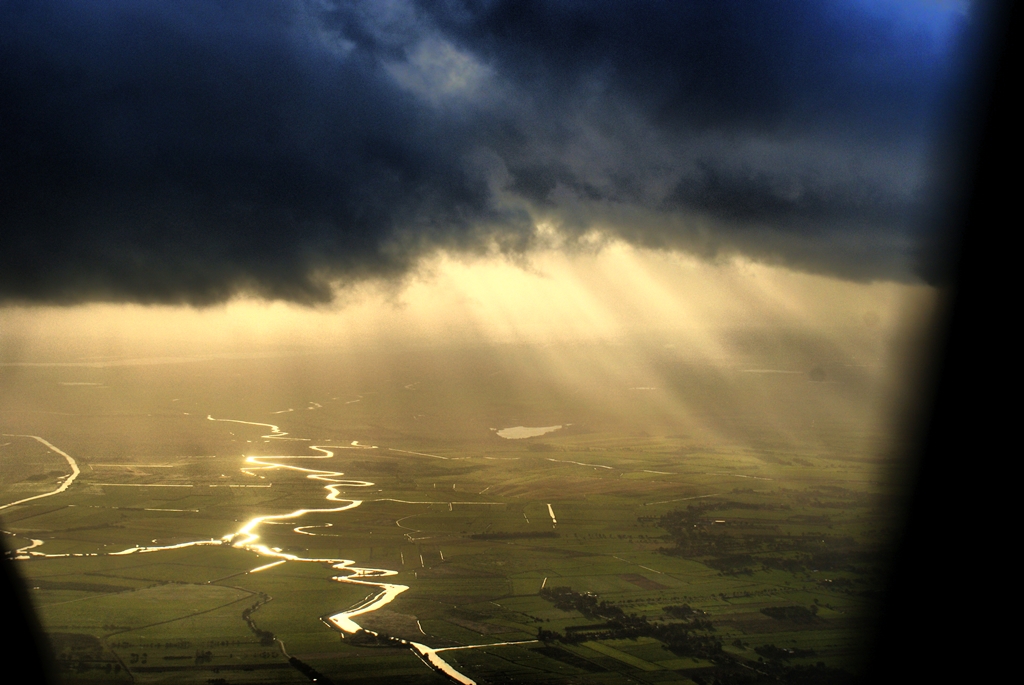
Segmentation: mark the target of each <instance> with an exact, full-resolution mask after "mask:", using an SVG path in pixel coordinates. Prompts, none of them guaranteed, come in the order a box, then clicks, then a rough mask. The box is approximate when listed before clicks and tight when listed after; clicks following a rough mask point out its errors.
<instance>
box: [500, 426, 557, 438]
mask: <svg viewBox="0 0 1024 685" xmlns="http://www.w3.org/2000/svg"><path fill="white" fill-rule="evenodd" d="M559 428H561V426H515V427H514V428H502V429H501V430H500V431H498V435H500V436H501V437H503V438H505V439H506V440H520V439H522V438H535V437H537V436H538V435H544V434H545V433H553V432H554V431H556V430H558V429H559Z"/></svg>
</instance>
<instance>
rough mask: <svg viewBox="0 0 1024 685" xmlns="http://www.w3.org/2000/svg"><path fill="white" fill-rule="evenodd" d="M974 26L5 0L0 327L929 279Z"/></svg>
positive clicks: (738, 8)
mask: <svg viewBox="0 0 1024 685" xmlns="http://www.w3.org/2000/svg"><path fill="white" fill-rule="evenodd" d="M971 21H972V19H971V12H970V10H969V8H968V6H967V4H966V3H959V2H925V1H924V0H904V1H903V2H880V1H879V2H875V1H871V0H831V1H828V2H795V1H789V2H772V3H752V2H738V1H733V0H716V1H715V2H685V3H684V2H659V3H655V2H630V3H622V2H618V3H613V2H602V1H599V0H587V1H585V2H540V1H529V0H516V1H514V2H511V1H510V2H502V1H499V0H495V1H490V2H488V1H482V2H470V1H459V0H448V1H446V0H436V1H431V0H422V1H419V2H416V1H412V0H409V1H403V0H386V1H385V0H372V1H367V2H360V1H352V2H330V1H329V0H309V1H306V0H250V1H247V2H240V3H221V2H202V1H199V0H192V1H188V0H185V1H182V2H173V3H168V2H155V1H152V2H151V1H148V0H123V1H122V0H107V1H105V2H101V3H97V2H69V1H62V0H28V1H23V2H22V1H11V2H4V3H3V4H2V5H0V93H2V97H0V127H2V130H3V135H2V136H0V231H2V233H3V245H4V247H3V249H2V250H0V302H5V303H7V304H22V305H24V304H28V305H33V304H41V305H47V304H70V303H87V302H97V301H98V302H136V303H166V304H183V303H198V304H209V303H216V302H222V301H225V300H228V299H230V298H232V297H234V296H236V295H239V294H243V295H248V296H252V295H256V296H263V297H269V298H279V299H285V300H291V301H295V302H299V303H311V302H324V301H328V300H331V299H332V298H333V297H334V295H335V293H336V288H337V286H339V285H340V286H346V285H350V284H352V283H359V282H363V281H367V280H370V281H377V282H378V285H379V282H380V279H381V278H383V279H384V280H385V281H387V280H391V281H392V282H396V283H399V284H401V283H405V284H406V285H408V284H409V283H412V282H414V281H415V282H420V281H417V279H419V278H420V275H421V274H422V273H423V271H424V269H430V268H435V269H436V268H437V265H438V264H441V263H444V264H447V265H448V266H446V267H445V269H448V271H447V272H445V273H455V272H456V271H457V270H458V268H460V267H457V264H458V263H459V260H460V259H465V258H466V257H465V256H466V255H477V256H481V257H483V258H485V262H486V263H488V264H492V265H495V266H494V268H495V269H498V270H499V271H500V270H501V269H505V268H506V267H507V265H508V263H509V262H508V261H502V259H497V258H496V255H497V256H500V255H504V256H505V258H506V259H508V260H511V261H512V262H513V263H514V262H515V261H516V260H519V263H520V264H521V265H522V264H532V265H533V266H532V267H531V268H538V267H537V260H540V261H541V262H543V263H544V264H546V268H549V269H550V270H553V271H552V273H554V271H557V270H558V269H567V270H570V271H571V269H572V268H575V267H571V264H573V263H577V262H578V260H583V262H585V261H586V260H588V259H591V260H592V259H595V257H594V256H593V255H594V250H595V249H596V248H597V247H599V246H600V245H602V244H606V243H607V244H609V245H612V246H613V247H612V248H611V249H613V250H619V253H617V254H619V257H621V259H623V260H626V261H624V262H622V264H625V263H626V262H628V261H629V259H633V262H632V263H633V264H634V265H635V264H638V263H639V262H637V261H636V260H637V259H639V260H640V261H642V262H643V263H644V265H645V266H644V268H645V269H646V268H654V267H651V266H650V264H648V262H650V260H654V261H657V259H667V258H669V257H670V256H671V255H670V254H668V253H666V254H663V255H662V257H657V258H656V257H655V256H653V255H656V254H658V253H657V252H649V251H645V248H654V249H656V250H662V249H667V250H669V252H670V253H675V254H676V257H671V258H672V259H676V258H678V259H683V260H684V261H685V260H690V259H691V257H685V255H691V256H695V257H697V258H700V259H703V260H710V261H709V262H708V265H706V266H705V267H701V266H699V264H697V263H696V262H693V261H692V260H691V261H686V264H688V265H689V266H687V267H686V268H687V269H690V270H691V271H688V272H686V273H690V274H691V276H692V273H695V272H693V269H697V270H699V269H701V268H707V269H711V268H712V267H713V265H714V264H718V265H719V266H718V267H714V268H718V269H719V271H718V272H716V273H718V274H719V276H714V277H712V276H710V275H707V274H706V276H707V278H708V279H710V280H708V281H706V282H707V283H717V284H718V286H720V287H721V288H723V289H719V290H717V291H716V292H717V294H716V295H715V296H714V297H713V298H711V299H708V300H707V302H712V301H714V302H726V301H728V298H727V297H726V295H725V293H728V292H729V290H728V286H727V285H726V284H724V282H725V281H729V280H730V279H733V278H734V276H735V274H739V273H744V271H743V269H745V268H747V267H746V266H744V265H756V264H758V263H760V264H772V265H776V266H777V267H781V268H782V269H781V271H778V273H781V272H782V271H786V272H789V271H796V272H806V273H814V274H820V275H823V276H825V277H827V278H826V280H827V281H830V280H834V279H836V278H838V279H841V280H847V281H849V282H850V283H849V285H848V288H850V290H849V293H854V292H855V291H856V292H861V291H857V290H856V287H861V286H856V287H855V286H854V284H853V282H855V281H856V282H863V283H867V282H870V281H875V280H882V281H889V282H903V283H915V282H916V283H920V282H922V281H925V282H928V281H930V280H933V279H934V278H935V274H936V273H937V272H938V262H937V258H936V256H935V249H936V248H935V246H936V245H937V244H939V243H940V242H941V241H940V238H941V236H940V235H939V233H940V230H939V228H938V227H939V226H940V225H941V222H939V221H937V220H936V216H935V213H936V211H937V208H941V205H940V204H937V203H936V201H935V198H936V196H935V195H934V193H935V192H936V189H937V188H938V189H941V185H942V182H943V180H944V179H943V178H942V175H941V173H938V172H937V171H936V170H937V169H940V168H941V164H939V162H940V161H941V160H942V159H943V156H944V155H947V154H948V153H949V147H950V145H951V143H950V141H951V140H952V138H951V135H950V129H949V126H950V119H951V117H950V115H949V113H950V112H952V111H955V108H953V107H952V104H951V103H953V102H955V101H956V97H957V94H958V93H959V92H960V91H959V90H958V89H959V88H960V85H962V79H961V78H960V76H959V74H962V73H963V72H964V70H965V69H966V66H965V65H967V64H968V62H969V60H967V59H966V57H965V55H966V53H965V51H964V49H963V48H962V45H963V44H964V36H966V35H968V34H969V29H970V23H971ZM630 245H632V246H633V247H628V246H630ZM634 248H641V249H640V251H639V252H636V251H634V252H630V250H633V249H634ZM630 254H632V255H633V257H629V255H630ZM445 255H448V256H447V257H446V256H445ZM460 255H461V256H460ZM529 255H533V256H529ZM544 255H547V256H544ZM566 255H568V256H566ZM574 255H575V256H574ZM624 255H625V256H624ZM637 255H646V256H642V258H641V257H638V256H637ZM680 255H683V256H680ZM617 258H618V257H617ZM445 260H448V261H445ZM545 260H547V261H545ZM559 260H563V261H561V262H560V261H559ZM566 260H567V261H566ZM644 260H647V261H644ZM583 262H578V263H583ZM480 263H483V262H480ZM650 263H651V264H653V263H654V262H650ZM722 264H730V265H732V266H729V269H732V270H733V272H734V273H733V272H730V273H733V275H732V276H728V277H726V276H721V274H723V273H725V271H723V270H722V268H720V267H721V265H722ZM431 265H433V267H432V266H431ZM559 265H560V266H559ZM556 266H557V268H556ZM591 267H593V268H594V269H597V271H594V272H593V273H597V274H601V273H603V276H602V278H604V279H605V281H616V280H617V279H624V280H619V281H618V285H617V286H616V287H618V288H619V289H620V290H622V289H623V288H626V287H627V286H628V284H629V281H628V278H627V274H626V272H625V271H623V269H620V268H615V269H605V271H604V272H601V269H602V268H605V267H601V266H600V265H599V264H591ZM467 268H468V267H467ZM580 268H582V267H580ZM588 268H590V267H588ZM623 268H625V267H623ZM757 268H768V267H757ZM772 268H774V267H772ZM683 271H685V269H684V270H683ZM683 271H680V272H679V273H683ZM495 273H497V272H495ZM710 273H711V272H708V274H710ZM764 273H769V272H768V271H765V272H764ZM771 273H776V272H775V271H772V272H771ZM581 274H582V272H580V273H577V274H576V276H574V278H576V281H575V282H585V281H586V280H587V278H590V277H585V276H583V275H581ZM691 276H680V277H679V278H680V279H682V280H681V281H680V283H683V282H688V281H686V279H687V278H690V277H691ZM507 277H508V278H511V279H515V278H525V276H523V275H520V276H507ZM403 278H404V279H405V280H404V281H403V280H402V279H403ZM595 278H596V277H595ZM651 278H653V279H654V280H655V281H657V280H658V278H657V277H656V276H652V277H651ZM715 278H719V280H721V279H724V281H723V282H722V283H719V281H715V280H714V279H715ZM786 278H790V277H789V276H787V277H786ZM793 278H795V276H793ZM409 279H412V280H409ZM442 280H443V279H442ZM484 281H486V279H483V281H481V283H483V282H484ZM497 282H498V281H495V283H497ZM695 282H696V281H695ZM822 282H825V281H822ZM505 283H506V285H494V286H493V287H492V288H491V289H492V291H493V292H494V293H495V294H494V297H495V298H496V299H495V300H494V301H495V302H498V303H500V302H501V298H502V297H504V295H502V292H504V290H505V289H506V288H507V287H511V286H510V285H508V284H510V283H511V281H506V282H505ZM787 283H789V284H790V285H792V287H794V288H796V289H797V290H799V288H800V287H803V286H796V285H793V284H794V283H796V281H787ZM591 286H592V288H591V290H590V291H589V292H591V294H590V295H587V296H586V297H591V298H598V299H600V298H601V297H602V296H601V295H600V293H601V292H602V291H601V288H602V287H604V286H601V285H600V283H599V282H598V281H596V280H593V278H592V279H591ZM718 286H716V287H718ZM375 287H378V286H375ZM379 287H384V289H385V290H386V289H387V287H386V286H379ZM481 287H483V286H481ZM516 287H521V288H527V290H528V289H529V287H528V286H526V285H523V284H520V286H516ZM588 287H590V286H588ZM787 287H790V286H789V285H787ZM844 287H847V286H844ZM864 287H869V286H864ZM886 287H888V286H886ZM893 287H895V286H893ZM907 287H910V286H907ZM707 289H708V290H709V292H710V290H711V287H710V286H708V288H707ZM744 289H745V291H746V292H758V290H757V288H754V287H753V286H750V285H749V284H748V285H746V286H744ZM571 290H572V289H571V288H569V289H568V291H569V296H572V293H571ZM670 290H671V288H670ZM677 290H678V288H677ZM344 292H345V295H344V297H348V298H349V299H351V298H352V297H353V292H354V291H352V290H348V291H344ZM396 292H397V291H396ZM581 292H582V291H581ZM673 292H675V291H673ZM679 292H682V291H679ZM686 292H689V293H690V294H691V300H693V299H694V298H693V297H692V293H693V289H692V288H691V289H689V290H687V291H686ZM865 292H866V291H865ZM594 293H598V294H594ZM677 294H678V293H677ZM852 296H853V295H851V297H852ZM405 297H406V302H407V304H408V302H410V301H411V300H409V298H413V299H415V297H417V296H416V294H415V292H414V291H410V293H407V295H406V296H405ZM579 297H580V298H583V297H584V296H583V295H580V296H579ZM716 298H717V299H716ZM542 299H543V298H542ZM584 299H585V298H584ZM827 299H828V298H827V297H826V298H825V299H824V300H822V301H827ZM430 301H433V300H431V298H426V299H425V302H424V303H423V307H422V311H429V304H430ZM602 306H604V307H609V306H610V307H611V308H612V309H615V306H614V305H608V304H607V303H605V304H603V305H602ZM704 306H705V309H708V307H709V306H710V305H704ZM723 306H724V305H723ZM738 306H739V305H735V306H734V305H730V307H732V308H733V309H735V308H736V307H738ZM744 306H745V305H744ZM488 307H490V304H488ZM740 308H742V307H740ZM875 308H876V309H877V307H875ZM725 309H726V311H733V309H730V308H729V307H726V308H725ZM861 309H864V310H865V311H866V310H868V309H871V307H862V308H861ZM467 311H470V312H471V311H472V307H471V306H470V307H468V309H467ZM581 311H587V310H585V309H583V310H581ZM626 311H629V307H626ZM851 311H852V310H851ZM488 316H490V317H492V318H493V317H495V316H496V315H495V314H494V312H491V313H490V314H488ZM551 316H552V317H553V318H552V321H554V320H555V319H557V317H556V316H555V315H553V314H552V315H551ZM595 316H596V315H595ZM645 316H647V315H645ZM449 318H450V317H449ZM499 318H500V317H499ZM520 318H521V317H520ZM628 318H629V317H628V316H626V319H628ZM655 318H656V317H655ZM492 323H493V322H492ZM593 323H594V325H595V326H597V327H598V328H600V327H601V326H602V325H604V324H602V323H601V321H600V320H598V319H594V321H593Z"/></svg>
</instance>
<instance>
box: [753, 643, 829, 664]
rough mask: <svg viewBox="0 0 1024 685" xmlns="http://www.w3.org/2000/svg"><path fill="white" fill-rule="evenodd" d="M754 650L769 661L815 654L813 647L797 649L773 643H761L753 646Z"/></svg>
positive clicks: (786, 659)
mask: <svg viewBox="0 0 1024 685" xmlns="http://www.w3.org/2000/svg"><path fill="white" fill-rule="evenodd" d="M754 652H755V653H756V654H757V655H758V656H761V657H764V658H765V659H768V660H769V661H771V660H775V661H780V660H781V661H788V660H789V659H796V658H800V657H805V656H814V655H815V651H814V650H813V649H799V648H796V647H794V648H793V649H787V648H786V647H776V646H775V645H761V646H760V647H755V648H754Z"/></svg>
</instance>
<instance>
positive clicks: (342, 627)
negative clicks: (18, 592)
mask: <svg viewBox="0 0 1024 685" xmlns="http://www.w3.org/2000/svg"><path fill="white" fill-rule="evenodd" d="M207 419H208V420H210V421H218V422H226V423H239V424H245V425H248V426H260V427H264V428H268V429H269V433H267V434H266V435H263V436H261V437H263V438H264V439H267V440H280V441H289V440H290V441H300V442H309V440H308V439H306V438H292V437H289V436H288V433H286V432H284V431H282V430H281V429H280V427H278V426H276V425H274V424H270V423H258V422H255V421H241V420H237V419H217V418H214V417H213V416H207ZM11 437H25V438H32V439H34V440H36V441H38V442H40V443H42V444H43V445H44V446H46V447H48V448H49V449H51V450H53V451H54V452H55V453H57V454H59V455H61V456H63V457H64V458H65V459H66V460H67V461H68V464H69V465H70V466H71V470H72V474H71V476H69V477H68V478H66V479H65V480H64V481H63V482H62V483H61V485H60V486H59V487H58V488H56V489H55V490H53V491H51V492H47V493H43V494H41V495H35V496H33V497H27V498H25V499H21V500H18V501H17V502H11V503H9V504H5V505H0V509H6V508H8V507H13V506H15V505H18V504H24V503H26V502H29V501H32V500H36V499H40V498H43V497H51V496H53V495H57V494H60V493H62V492H64V491H66V490H67V489H68V487H69V486H70V485H71V484H72V482H74V480H75V479H76V478H77V477H78V475H79V473H80V471H79V468H78V464H77V463H76V462H75V460H74V459H73V458H72V457H70V456H69V455H68V454H66V453H64V452H63V451H61V450H59V449H58V448H56V447H54V446H53V445H51V444H50V443H49V442H47V441H46V440H44V439H43V438H41V437H39V436H35V435H19V436H11ZM308 448H309V449H310V450H311V451H313V452H318V453H319V454H312V455H275V456H261V457H255V456H249V457H246V458H245V461H244V466H243V467H242V468H241V471H242V473H245V474H247V475H249V476H255V477H260V478H263V477H265V476H263V474H262V473H261V472H268V471H275V470H289V471H296V472H299V473H305V474H306V478H308V479H310V480H315V481H319V482H322V483H324V486H323V489H324V490H326V491H327V495H326V497H325V498H324V499H325V500H326V501H328V502H331V503H332V504H337V506H331V507H319V508H309V509H296V510H295V511H291V512H288V513H284V514H267V515H262V516H256V517H254V518H251V519H249V520H248V521H246V522H245V523H244V524H243V525H242V527H241V528H239V529H238V530H236V531H234V532H232V533H229V534H227V535H225V536H223V537H221V538H219V539H217V538H213V539H206V540H192V541H189V542H182V543H178V544H174V545H156V546H143V545H140V546H135V547H129V548H127V549H123V550H120V551H117V552H103V553H98V552H92V553H88V552H86V553H66V554H46V553H44V552H41V551H37V548H39V547H41V546H42V545H43V541H42V540H36V539H32V540H31V544H29V545H26V546H24V547H21V548H18V549H16V550H15V552H14V558H15V559H19V560H28V559H31V558H33V557H40V558H55V557H95V556H125V555H129V554H149V553H154V552H162V551H165V550H170V549H182V548H184V547H197V546H206V545H229V546H231V547H235V548H238V549H244V550H248V551H250V552H254V553H256V554H258V555H260V556H262V557H265V558H268V559H270V560H272V561H269V562H268V563H266V564H263V565H262V566H259V567H257V568H254V569H251V570H250V571H249V573H258V572H261V571H264V570H267V569H269V568H272V567H274V566H278V565H280V564H284V563H287V562H305V563H310V562H312V563H319V564H329V565H330V566H331V567H332V568H333V569H335V570H337V571H341V572H343V573H342V574H339V575H335V576H332V578H331V579H332V580H335V581H337V582H339V583H350V584H354V585H364V586H368V587H371V588H375V591H374V592H372V593H371V594H370V595H369V596H368V597H367V598H366V599H365V600H363V601H361V602H359V603H358V604H356V605H355V606H353V607H350V608H349V609H346V610H345V611H341V612H338V613H336V614H332V615H330V616H328V617H327V619H326V620H325V622H326V623H328V625H330V626H331V627H333V628H335V629H337V630H339V631H341V632H343V633H347V634H353V633H356V632H358V631H360V630H364V629H363V628H362V626H360V625H359V624H358V623H357V622H356V621H355V619H356V618H358V617H359V616H363V615H365V614H369V613H371V612H373V611H376V610H378V609H380V608H382V607H384V606H386V605H387V604H389V603H390V602H392V601H394V599H395V598H396V597H398V596H399V595H400V594H402V593H403V592H405V591H406V590H408V589H409V586H407V585H400V584H398V583H389V582H386V581H385V580H383V579H385V578H388V577H390V576H395V575H398V571H394V570H391V569H386V568H369V567H362V566H356V565H355V561H353V560H351V559H331V558H307V557H301V556H298V555H295V554H291V553H288V552H284V551H282V550H281V549H280V548H277V547H269V546H267V545H266V544H264V543H262V542H260V535H259V530H260V527H261V526H262V525H264V524H281V523H285V522H292V521H295V520H296V519H300V518H302V517H303V516H306V515H307V514H330V513H338V512H342V511H347V510H349V509H354V508H356V507H358V506H360V505H361V504H362V503H363V501H364V500H359V499H349V498H348V497H345V496H342V494H341V491H342V490H344V489H349V488H368V487H371V486H373V485H374V483H371V482H370V481H365V480H352V479H346V478H343V476H344V475H345V474H344V473H342V472H340V471H332V470H329V469H317V468H309V467H304V466H297V465H295V464H294V463H292V462H295V461H297V460H304V461H307V462H308V461H309V460H329V459H333V458H334V454H335V452H334V450H339V449H347V450H375V449H377V447H376V446H372V445H360V444H359V443H358V441H353V442H352V443H350V444H349V445H309V446H308ZM394 451H398V452H403V451H405V450H394ZM411 454H420V453H418V452H411ZM423 456H431V457H435V456H436V455H427V454H424V455H423ZM437 458H440V459H444V458H445V457H437ZM372 501H390V502H404V500H395V499H391V498H377V499H374V500H372ZM407 503H408V504H444V502H407ZM458 504H476V505H494V504H500V503H498V502H458ZM548 510H549V512H550V511H551V507H550V505H549V506H548ZM551 519H552V522H554V512H551ZM329 525H330V524H327V526H329ZM314 527H318V526H312V525H310V526H301V525H299V526H296V527H295V528H293V531H294V532H296V533H301V534H305V535H315V534H316V533H309V532H307V531H306V530H304V529H308V528H314ZM366 632H368V633H371V634H373V635H376V633H375V632H374V631H366ZM421 632H422V629H421ZM400 642H401V643H402V644H404V645H407V646H408V647H409V648H410V649H411V650H412V651H413V652H414V653H415V654H416V655H417V656H418V657H419V658H420V659H421V660H422V661H423V662H424V663H425V664H427V665H428V666H430V667H431V668H433V669H435V670H437V671H439V672H441V673H443V674H444V675H446V676H448V677H449V678H450V679H452V680H454V681H455V682H458V683H460V684H461V685H475V681H474V680H472V679H471V678H469V677H468V676H466V675H465V674H463V673H460V672H459V671H458V670H456V669H455V668H454V667H453V666H452V665H451V664H449V663H448V662H447V661H445V660H444V659H443V658H441V657H440V656H438V653H439V652H445V651H453V650H462V649H481V648H485V647H499V646H504V645H517V644H525V643H530V642H536V640H523V641H516V642H498V643H490V644H480V645H462V646H458V647H441V648H434V647H429V646H427V645H425V644H422V643H419V642H412V641H408V640H400Z"/></svg>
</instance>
